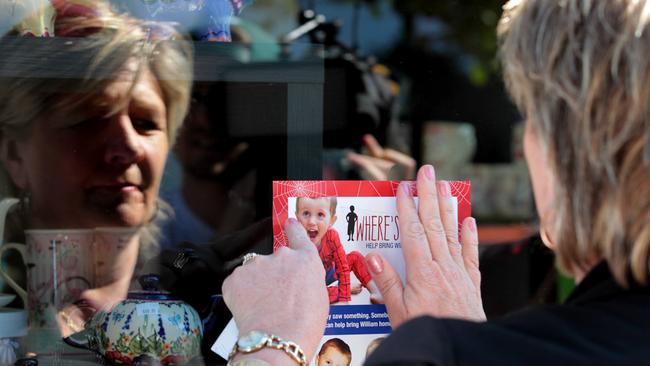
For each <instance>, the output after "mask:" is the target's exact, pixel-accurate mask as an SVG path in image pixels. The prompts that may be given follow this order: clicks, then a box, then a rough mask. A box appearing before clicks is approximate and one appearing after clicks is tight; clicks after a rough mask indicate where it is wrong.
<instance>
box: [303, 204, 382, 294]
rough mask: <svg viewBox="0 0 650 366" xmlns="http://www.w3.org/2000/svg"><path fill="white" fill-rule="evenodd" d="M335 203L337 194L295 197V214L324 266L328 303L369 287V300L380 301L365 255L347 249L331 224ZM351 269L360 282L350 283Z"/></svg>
mask: <svg viewBox="0 0 650 366" xmlns="http://www.w3.org/2000/svg"><path fill="white" fill-rule="evenodd" d="M336 207H337V198H336V197H297V198H295V217H296V219H297V220H298V221H299V222H300V224H301V225H302V226H303V227H304V228H305V230H306V231H307V235H308V236H309V239H310V240H311V241H312V243H314V245H316V248H317V249H318V253H319V255H320V258H321V261H322V262H323V267H324V268H325V272H326V276H325V277H326V278H325V282H326V284H327V291H328V295H329V300H330V304H346V303H350V301H351V300H352V295H356V294H359V293H360V292H361V291H362V288H365V289H367V290H368V292H369V294H370V297H369V299H370V303H373V304H381V303H383V299H382V298H381V295H380V293H379V290H378V288H377V285H376V284H375V282H374V281H373V280H372V277H371V275H370V273H369V272H368V269H367V268H366V262H365V259H364V256H363V255H362V254H361V253H360V252H358V251H356V250H351V251H348V252H346V251H345V248H344V246H343V245H342V244H341V239H340V237H339V233H338V232H337V230H336V229H335V228H334V227H333V226H334V223H335V222H336V219H337V215H336ZM351 272H352V273H353V274H354V275H355V276H356V278H357V279H358V280H359V281H360V282H361V286H354V288H352V287H351V285H350V273H351Z"/></svg>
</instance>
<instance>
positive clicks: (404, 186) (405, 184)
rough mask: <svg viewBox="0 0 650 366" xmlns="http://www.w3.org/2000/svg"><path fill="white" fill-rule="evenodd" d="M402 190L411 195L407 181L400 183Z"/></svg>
mask: <svg viewBox="0 0 650 366" xmlns="http://www.w3.org/2000/svg"><path fill="white" fill-rule="evenodd" d="M402 191H403V192H404V193H406V194H407V195H408V196H410V195H411V187H409V184H408V183H402Z"/></svg>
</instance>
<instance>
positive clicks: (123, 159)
mask: <svg viewBox="0 0 650 366" xmlns="http://www.w3.org/2000/svg"><path fill="white" fill-rule="evenodd" d="M109 128H110V134H109V137H108V139H107V141H106V150H105V158H104V160H105V162H106V163H108V164H111V165H131V164H133V163H134V162H137V161H139V160H140V159H141V158H142V157H143V156H144V148H143V146H142V141H141V136H140V134H139V133H138V131H137V130H136V129H135V128H134V126H133V123H132V121H131V118H129V116H128V115H126V114H119V115H116V116H114V118H113V120H112V121H111V125H110V127H109Z"/></svg>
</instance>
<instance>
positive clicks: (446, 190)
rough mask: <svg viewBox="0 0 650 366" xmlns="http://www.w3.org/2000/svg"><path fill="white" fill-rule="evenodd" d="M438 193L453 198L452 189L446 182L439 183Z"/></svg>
mask: <svg viewBox="0 0 650 366" xmlns="http://www.w3.org/2000/svg"><path fill="white" fill-rule="evenodd" d="M437 185H438V192H440V193H439V194H440V195H441V196H442V197H451V187H450V186H449V182H447V181H446V180H441V181H438V183H437Z"/></svg>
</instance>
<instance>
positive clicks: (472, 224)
mask: <svg viewBox="0 0 650 366" xmlns="http://www.w3.org/2000/svg"><path fill="white" fill-rule="evenodd" d="M467 226H468V227H469V230H470V231H471V232H473V233H475V232H476V220H474V218H473V217H470V218H469V221H467Z"/></svg>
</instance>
